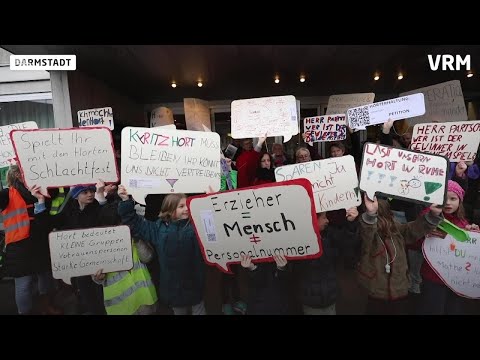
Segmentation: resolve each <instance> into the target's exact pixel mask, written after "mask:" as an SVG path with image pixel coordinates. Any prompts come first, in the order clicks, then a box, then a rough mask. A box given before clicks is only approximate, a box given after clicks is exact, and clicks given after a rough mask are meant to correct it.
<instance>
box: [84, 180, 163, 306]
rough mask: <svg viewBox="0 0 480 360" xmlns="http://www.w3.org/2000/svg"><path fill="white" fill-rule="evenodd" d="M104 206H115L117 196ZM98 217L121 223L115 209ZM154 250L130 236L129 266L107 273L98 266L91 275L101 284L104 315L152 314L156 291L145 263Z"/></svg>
mask: <svg viewBox="0 0 480 360" xmlns="http://www.w3.org/2000/svg"><path fill="white" fill-rule="evenodd" d="M115 189H116V186H115ZM112 195H113V194H112ZM116 195H117V194H116V192H115V196H116ZM119 200H120V199H119ZM120 201H121V200H120ZM106 206H115V207H116V208H118V204H117V201H116V200H115V201H113V202H112V203H111V205H106ZM101 217H102V218H101V219H100V222H101V223H102V224H103V225H107V226H116V225H118V224H120V223H121V221H120V217H119V216H118V213H117V211H114V212H112V211H109V212H106V213H105V214H103V216H101ZM153 254H154V251H153V249H151V248H150V247H149V246H148V245H147V244H146V243H145V242H141V241H135V240H134V239H132V260H133V268H132V269H130V270H124V271H114V272H109V273H106V274H104V273H103V269H100V270H98V271H97V272H96V274H94V275H92V279H93V281H94V282H95V283H97V284H99V285H102V286H103V300H104V305H105V310H106V312H107V315H153V314H155V312H156V308H157V300H158V298H157V291H156V289H155V286H154V284H153V281H152V278H151V276H150V272H149V271H148V268H147V266H146V265H145V264H146V263H148V262H149V261H150V260H151V259H152V257H153Z"/></svg>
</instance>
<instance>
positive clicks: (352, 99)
mask: <svg viewBox="0 0 480 360" xmlns="http://www.w3.org/2000/svg"><path fill="white" fill-rule="evenodd" d="M374 99H375V94H374V93H359V94H340V95H330V97H329V98H328V105H327V112H326V114H327V115H331V114H346V112H347V110H348V109H351V108H354V107H357V106H362V105H368V104H371V103H373V100H374Z"/></svg>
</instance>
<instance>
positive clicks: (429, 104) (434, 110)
mask: <svg viewBox="0 0 480 360" xmlns="http://www.w3.org/2000/svg"><path fill="white" fill-rule="evenodd" d="M415 93H422V94H423V95H424V96H425V114H423V115H422V116H416V117H414V118H411V119H410V120H409V124H410V126H413V125H414V124H418V123H429V122H433V121H436V122H448V121H465V120H468V114H467V109H466V108H465V100H464V98H463V93H462V85H461V84H460V80H452V81H447V82H444V83H441V84H436V85H432V86H427V87H424V88H420V89H416V90H411V91H407V92H404V93H401V94H400V96H406V95H410V94H415Z"/></svg>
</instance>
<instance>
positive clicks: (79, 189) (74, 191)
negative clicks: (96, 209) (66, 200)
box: [70, 185, 97, 199]
mask: <svg viewBox="0 0 480 360" xmlns="http://www.w3.org/2000/svg"><path fill="white" fill-rule="evenodd" d="M85 190H93V191H97V188H96V187H95V185H88V186H76V187H74V188H73V189H72V190H70V193H71V195H72V198H74V199H76V198H77V197H78V195H80V193H81V192H82V191H85Z"/></svg>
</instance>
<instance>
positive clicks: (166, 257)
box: [118, 185, 206, 315]
mask: <svg viewBox="0 0 480 360" xmlns="http://www.w3.org/2000/svg"><path fill="white" fill-rule="evenodd" d="M118 195H119V196H120V198H121V199H122V201H121V202H120V203H119V205H118V214H119V215H120V217H121V218H122V223H123V224H126V225H128V226H130V228H131V231H132V236H135V237H139V238H141V239H143V240H145V241H148V242H150V243H151V244H152V245H153V246H154V247H155V250H156V252H157V255H158V262H159V265H160V284H159V293H160V294H159V295H160V299H161V300H162V301H163V302H164V303H165V304H167V305H168V306H170V307H171V308H172V309H173V312H174V314H175V315H186V314H187V312H188V310H189V308H191V310H192V315H205V314H206V311H205V305H204V302H203V292H204V285H205V265H204V262H203V259H202V255H201V252H200V248H199V245H198V241H197V239H196V235H195V231H194V229H193V226H192V224H191V223H190V221H189V219H188V217H189V213H188V208H187V204H186V200H187V197H186V195H185V194H169V195H167V196H166V197H165V199H164V200H163V203H162V208H161V210H160V215H159V219H158V220H157V221H148V220H145V219H144V218H143V217H142V216H140V215H137V213H136V211H135V208H134V207H135V203H134V201H133V200H131V199H130V197H129V195H128V192H127V190H126V188H125V187H124V186H123V185H120V186H119V187H118Z"/></svg>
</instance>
